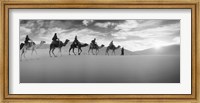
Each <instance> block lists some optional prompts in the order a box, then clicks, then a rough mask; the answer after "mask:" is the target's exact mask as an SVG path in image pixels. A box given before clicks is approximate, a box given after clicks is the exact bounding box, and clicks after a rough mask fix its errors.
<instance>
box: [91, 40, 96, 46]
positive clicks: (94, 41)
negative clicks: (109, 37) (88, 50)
mask: <svg viewBox="0 0 200 103" xmlns="http://www.w3.org/2000/svg"><path fill="white" fill-rule="evenodd" d="M91 43H92V44H93V45H94V46H97V43H96V38H94V39H93V40H92V41H91Z"/></svg>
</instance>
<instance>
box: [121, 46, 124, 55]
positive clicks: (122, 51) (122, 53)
mask: <svg viewBox="0 0 200 103" xmlns="http://www.w3.org/2000/svg"><path fill="white" fill-rule="evenodd" d="M121 55H124V47H122V49H121Z"/></svg>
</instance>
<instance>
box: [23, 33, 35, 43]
mask: <svg viewBox="0 0 200 103" xmlns="http://www.w3.org/2000/svg"><path fill="white" fill-rule="evenodd" d="M29 41H31V42H33V41H32V40H31V39H30V38H29V37H28V35H26V38H25V41H24V43H25V45H30V43H31V42H29Z"/></svg>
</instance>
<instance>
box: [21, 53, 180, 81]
mask: <svg viewBox="0 0 200 103" xmlns="http://www.w3.org/2000/svg"><path fill="white" fill-rule="evenodd" d="M37 51H38V55H35V54H33V56H31V54H30V52H29V53H27V58H26V59H23V60H22V61H21V62H20V82H21V83H179V82H180V57H179V56H147V55H146V56H145V55H128V56H119V55H117V56H105V55H101V56H99V55H98V56H94V55H80V56H74V55H68V52H67V51H66V49H63V55H62V56H59V57H57V58H50V57H49V55H48V49H38V50H37ZM57 52H58V51H55V53H57ZM83 54H84V53H83Z"/></svg>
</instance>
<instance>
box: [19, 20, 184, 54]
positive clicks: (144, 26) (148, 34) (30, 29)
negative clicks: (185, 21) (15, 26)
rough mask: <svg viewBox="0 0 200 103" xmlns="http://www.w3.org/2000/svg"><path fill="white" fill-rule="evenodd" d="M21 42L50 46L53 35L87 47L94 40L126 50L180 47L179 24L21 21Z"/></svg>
mask: <svg viewBox="0 0 200 103" xmlns="http://www.w3.org/2000/svg"><path fill="white" fill-rule="evenodd" d="M19 31H20V33H19V34H20V42H23V41H24V39H25V36H26V35H29V37H30V38H31V39H32V40H33V41H35V42H36V43H39V42H40V41H41V40H44V41H46V42H47V43H51V41H52V40H51V39H52V37H53V35H54V33H58V38H60V40H62V41H64V40H65V39H69V40H70V41H73V40H74V37H75V35H77V36H78V40H79V41H80V42H85V43H90V42H91V40H92V39H94V38H96V39H97V40H96V42H97V44H99V45H101V44H104V45H106V46H107V45H109V43H110V41H111V40H113V41H114V44H115V45H121V46H123V47H125V48H126V49H128V50H131V51H137V50H143V49H147V48H152V47H157V46H164V45H171V44H180V20H142V19H141V20H21V21H20V30H19Z"/></svg>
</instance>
